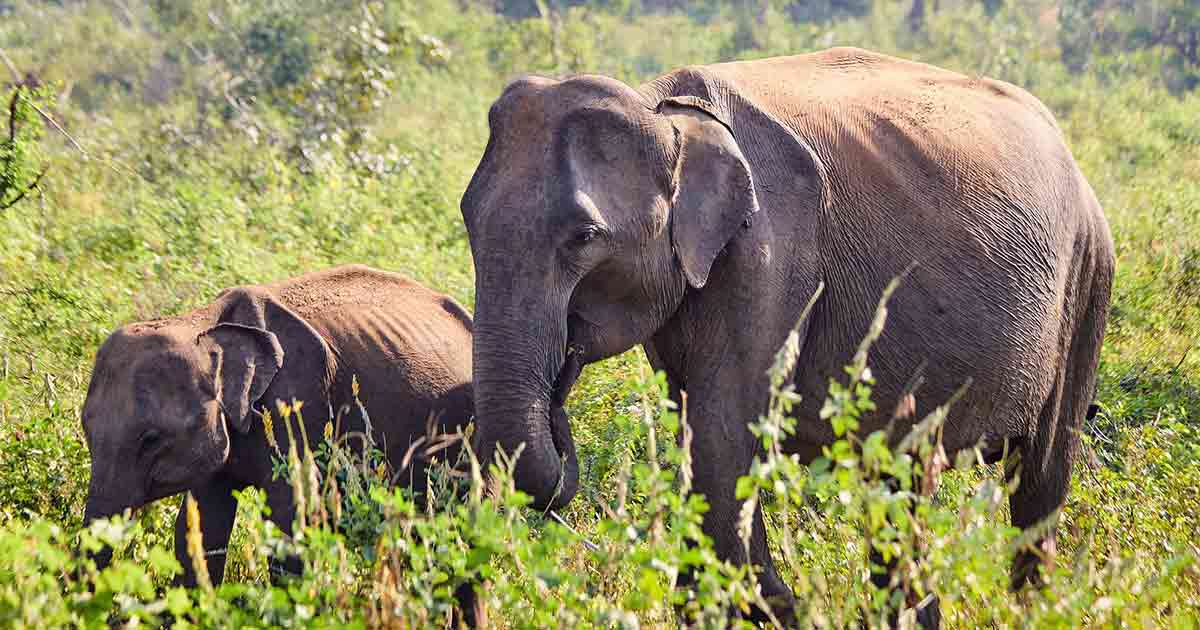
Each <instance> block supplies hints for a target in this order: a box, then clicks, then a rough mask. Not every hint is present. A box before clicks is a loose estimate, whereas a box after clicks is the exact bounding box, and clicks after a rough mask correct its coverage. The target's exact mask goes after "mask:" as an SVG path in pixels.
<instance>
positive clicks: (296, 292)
mask: <svg viewBox="0 0 1200 630" xmlns="http://www.w3.org/2000/svg"><path fill="white" fill-rule="evenodd" d="M354 377H357V379H358V382H359V384H360V387H361V392H362V395H361V397H362V400H363V402H364V404H365V406H366V407H367V413H368V414H369V416H370V418H371V421H372V424H373V428H374V431H375V433H374V435H375V438H376V440H377V442H378V444H380V446H381V448H383V449H384V450H385V453H386V455H387V457H388V459H389V461H391V462H392V464H393V466H395V467H396V468H397V470H400V469H399V464H400V463H401V461H402V459H403V458H404V455H405V454H406V452H407V450H408V448H409V445H410V444H411V443H412V441H413V440H415V439H417V438H419V437H420V436H422V435H425V433H426V423H427V421H428V419H429V417H430V415H431V414H433V415H434V416H435V417H437V418H438V424H439V426H438V428H439V429H440V430H442V431H446V432H453V431H454V430H455V428H456V427H458V426H459V425H463V426H465V424H466V423H467V422H468V421H469V420H470V417H471V413H472V395H471V381H470V379H471V318H470V316H469V315H468V314H467V313H466V312H465V311H464V310H463V309H462V308H461V307H460V306H459V305H458V304H457V303H455V302H454V301H453V300H452V299H450V298H449V297H446V296H444V295H441V294H439V293H435V292H433V291H430V290H429V289H427V288H425V287H422V286H421V285H418V284H416V283H414V282H412V281H411V280H408V279H407V278H405V277H403V276H400V275H397V274H392V273H387V272H382V271H377V270H374V269H370V268H367V267H362V266H345V267H337V268H333V269H328V270H324V271H320V272H316V273H311V274H307V275H303V276H299V277H296V278H291V279H288V280H284V281H282V282H279V283H276V284H269V285H262V286H248V287H238V288H234V289H228V290H225V291H223V292H222V293H221V294H220V295H219V296H218V297H217V299H216V301H215V302H213V303H212V304H211V305H209V306H206V307H204V308H201V309H199V310H196V311H193V312H191V313H188V314H185V315H181V316H178V317H172V318H168V319H161V320H156V321H149V322H142V323H135V324H129V325H127V326H124V327H122V328H121V329H119V330H117V331H116V332H114V333H113V334H112V336H110V337H109V339H108V340H107V341H106V342H105V343H104V345H103V346H102V347H101V348H100V351H99V352H98V353H97V356H96V365H95V369H94V371H93V374H92V380H91V383H90V385H89V386H88V394H87V399H86V401H85V403H84V407H83V428H84V432H85V434H86V436H87V443H88V449H89V450H90V451H91V455H92V478H91V484H90V487H89V490H88V499H87V506H86V514H85V517H84V519H85V521H86V522H90V521H92V520H93V519H95V518H103V517H107V516H111V515H113V514H118V513H120V512H122V511H123V510H124V509H126V508H137V507H140V506H142V505H145V504H147V503H149V502H151V501H155V500H158V499H161V498H164V497H167V496H171V495H174V494H178V493H180V492H184V491H187V492H190V493H191V495H192V496H193V497H195V499H196V501H197V502H198V505H199V508H200V515H201V530H202V533H203V540H204V546H205V549H206V550H207V551H213V550H220V549H223V548H224V547H225V546H226V544H227V543H228V541H229V537H230V532H231V529H232V527H233V520H234V516H235V514H236V512H237V505H236V499H234V497H233V496H232V495H231V492H232V491H233V490H236V489H240V488H245V487H248V486H255V487H259V488H264V489H265V490H266V491H267V504H268V506H269V507H270V508H271V519H272V520H273V521H274V522H275V523H276V524H277V525H278V526H279V527H280V528H281V529H282V530H283V531H284V532H290V531H291V527H292V521H293V518H294V515H295V507H294V505H293V501H292V493H291V489H290V487H289V486H288V484H287V481H286V480H285V479H276V480H272V469H271V457H270V454H271V452H270V447H269V446H268V442H267V438H266V435H265V431H266V428H265V426H264V424H263V422H262V421H260V420H259V419H258V417H257V414H256V411H260V410H261V409H263V408H267V409H274V407H275V401H277V400H283V401H285V402H290V401H292V400H301V401H304V403H305V407H306V409H307V410H308V413H306V414H305V422H306V423H307V424H308V426H307V427H306V430H307V433H308V435H309V436H311V438H310V439H312V440H319V439H320V437H319V436H321V435H322V428H323V426H324V424H325V422H326V421H327V420H328V410H329V409H332V410H334V412H335V413H337V412H338V411H339V410H344V411H345V413H344V414H343V415H342V420H341V426H342V430H343V431H348V432H362V431H363V430H364V427H365V423H364V419H363V418H362V415H361V412H360V411H358V409H357V407H356V406H355V405H354V404H353V402H354V398H353V394H352V392H351V383H352V378H354ZM274 425H275V426H274V431H275V434H276V435H275V440H276V443H277V444H280V445H281V447H282V448H287V444H288V440H287V433H286V430H285V428H284V427H283V426H282V425H283V423H282V422H275V423H274ZM425 464H426V463H425V462H422V461H419V460H417V461H415V462H414V463H413V464H412V465H410V466H409V467H407V468H405V469H404V470H402V471H400V472H401V474H402V476H403V478H404V479H406V480H409V481H410V482H411V483H413V484H418V485H419V484H421V483H423V482H424V479H425V475H424V466H425ZM186 529H187V525H186V517H185V510H184V509H183V507H182V506H181V508H180V513H179V517H178V518H177V520H176V534H175V543H176V549H175V553H176V557H177V558H178V559H179V561H180V564H182V565H183V567H184V570H185V575H184V576H183V578H182V580H181V581H182V582H183V583H184V584H187V585H193V584H195V580H196V576H195V574H194V572H193V571H192V563H191V560H190V558H189V557H188V555H187V547H186V537H185V533H186ZM106 555H107V554H106ZM102 561H107V558H104V559H103V560H102ZM224 568H225V556H224V554H223V553H215V554H211V555H209V557H208V570H209V574H210V575H211V576H212V578H213V580H214V581H219V580H220V579H221V577H222V575H223V573H224ZM292 569H293V570H295V567H292ZM461 595H462V597H463V598H470V597H471V594H470V592H463V593H461ZM463 603H464V604H465V605H466V609H467V610H468V614H472V613H473V612H474V611H473V610H472V608H471V606H472V605H473V604H471V602H469V601H466V599H464V602H463Z"/></svg>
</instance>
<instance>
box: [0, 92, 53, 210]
mask: <svg viewBox="0 0 1200 630" xmlns="http://www.w3.org/2000/svg"><path fill="white" fill-rule="evenodd" d="M47 98H48V97H47V93H46V91H45V90H44V89H43V88H41V87H30V86H29V85H27V84H25V83H16V84H14V85H13V87H12V94H11V95H10V96H9V98H8V107H7V108H6V109H5V111H6V113H7V120H6V121H5V128H6V129H7V134H6V135H5V136H4V137H3V139H0V212H2V211H4V210H7V209H9V208H11V207H13V206H15V205H17V204H18V203H20V202H21V200H23V199H25V198H26V197H28V196H29V193H31V192H33V191H35V190H41V188H40V186H41V183H42V180H43V179H44V178H45V177H46V173H48V172H49V171H50V165H49V164H48V163H47V164H42V165H41V166H40V167H39V166H38V164H39V163H41V162H44V161H45V160H43V159H41V156H40V155H39V151H38V141H39V140H40V139H41V136H42V133H43V132H44V127H43V125H42V117H41V113H40V108H39V107H38V105H37V101H39V100H41V101H45V100H46V99H47Z"/></svg>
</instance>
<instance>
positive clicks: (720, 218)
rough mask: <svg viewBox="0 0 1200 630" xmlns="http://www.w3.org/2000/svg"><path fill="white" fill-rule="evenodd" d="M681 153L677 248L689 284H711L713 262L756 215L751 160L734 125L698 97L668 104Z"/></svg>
mask: <svg viewBox="0 0 1200 630" xmlns="http://www.w3.org/2000/svg"><path fill="white" fill-rule="evenodd" d="M657 111H659V112H660V113H661V114H663V115H665V116H667V117H668V119H669V120H670V121H671V126H672V127H673V128H674V130H675V138H676V141H677V142H676V145H677V149H678V153H677V157H676V159H675V168H674V172H673V174H672V191H671V244H672V246H673V247H674V248H675V255H676V256H677V257H678V258H679V263H680V266H682V267H683V273H684V275H685V276H686V277H687V281H688V284H689V285H691V286H692V287H694V288H697V289H698V288H701V287H703V286H704V285H705V283H707V282H708V275H709V272H710V271H711V270H712V265H713V261H714V260H716V258H717V255H718V254H720V253H721V250H723V249H724V248H725V246H726V244H728V243H729V241H730V239H732V238H733V236H734V235H735V234H736V233H737V231H738V229H740V228H741V227H742V225H744V224H745V223H746V222H747V221H748V220H749V218H750V216H751V215H753V214H754V213H755V212H758V199H757V197H756V196H755V193H754V181H753V179H752V178H751V176H750V167H749V165H748V164H747V163H746V157H745V156H744V155H743V154H742V150H741V149H740V148H739V147H738V144H737V140H735V139H734V137H733V132H732V128H731V127H730V125H729V122H728V121H727V120H726V119H725V117H724V116H722V115H721V114H720V113H719V112H718V111H717V110H716V108H715V107H714V106H713V105H712V104H711V103H709V102H708V101H705V100H704V99H701V98H698V97H695V96H676V97H671V98H667V99H664V100H663V101H662V102H660V103H659V104H658V108H657Z"/></svg>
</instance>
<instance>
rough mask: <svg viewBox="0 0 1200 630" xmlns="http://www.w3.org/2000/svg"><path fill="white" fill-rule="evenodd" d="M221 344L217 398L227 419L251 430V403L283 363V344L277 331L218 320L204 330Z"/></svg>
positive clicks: (203, 334) (258, 396)
mask: <svg viewBox="0 0 1200 630" xmlns="http://www.w3.org/2000/svg"><path fill="white" fill-rule="evenodd" d="M201 337H207V338H209V339H211V340H212V341H213V343H214V344H216V346H217V347H218V348H220V349H221V351H220V353H219V360H218V361H217V365H216V382H217V390H218V394H217V396H218V398H219V400H220V401H221V406H222V408H223V410H224V412H225V415H226V421H227V422H229V424H231V425H233V427H234V428H235V429H237V431H238V432H239V433H246V432H248V431H249V430H250V405H251V404H253V403H254V401H256V400H258V399H259V398H262V396H263V394H265V393H266V391H267V387H269V386H270V385H271V381H273V380H274V379H275V375H276V374H278V373H279V370H280V369H281V368H282V367H283V348H282V347H280V345H279V338H278V337H276V336H275V334H274V333H270V332H267V331H266V330H263V329H262V328H256V327H253V326H243V325H242V324H217V325H216V326H213V327H212V328H209V329H208V330H206V331H204V333H202V334H201Z"/></svg>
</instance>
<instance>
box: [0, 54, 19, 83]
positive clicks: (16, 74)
mask: <svg viewBox="0 0 1200 630" xmlns="http://www.w3.org/2000/svg"><path fill="white" fill-rule="evenodd" d="M0 61H3V62H4V65H6V66H8V71H9V72H11V73H12V75H13V81H20V80H21V73H20V72H18V71H17V65H16V64H14V63H13V62H12V59H9V58H8V55H7V54H5V53H4V49H3V48H0Z"/></svg>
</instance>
